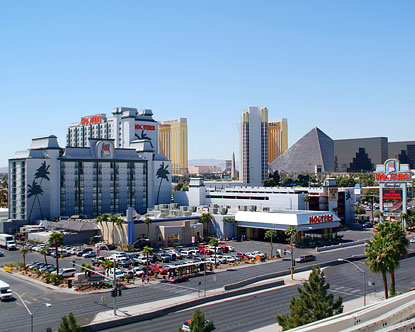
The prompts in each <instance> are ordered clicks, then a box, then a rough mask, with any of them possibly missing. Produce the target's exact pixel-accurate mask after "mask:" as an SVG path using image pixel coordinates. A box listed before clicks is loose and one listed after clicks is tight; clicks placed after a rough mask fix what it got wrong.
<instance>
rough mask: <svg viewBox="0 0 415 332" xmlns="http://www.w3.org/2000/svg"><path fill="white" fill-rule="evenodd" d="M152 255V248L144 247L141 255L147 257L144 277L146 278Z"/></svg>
mask: <svg viewBox="0 0 415 332" xmlns="http://www.w3.org/2000/svg"><path fill="white" fill-rule="evenodd" d="M152 253H153V248H151V247H149V246H145V247H144V248H143V254H144V255H146V256H147V268H146V275H147V277H148V261H149V259H150V255H151V254H152Z"/></svg>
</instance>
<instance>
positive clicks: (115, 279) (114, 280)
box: [112, 257, 117, 316]
mask: <svg viewBox="0 0 415 332" xmlns="http://www.w3.org/2000/svg"><path fill="white" fill-rule="evenodd" d="M113 265H114V270H113V271H114V272H113V276H112V289H113V290H114V295H116V294H117V278H116V275H115V269H116V267H115V257H114V260H113ZM116 301H117V300H116V296H113V297H112V303H113V307H114V316H117V302H116Z"/></svg>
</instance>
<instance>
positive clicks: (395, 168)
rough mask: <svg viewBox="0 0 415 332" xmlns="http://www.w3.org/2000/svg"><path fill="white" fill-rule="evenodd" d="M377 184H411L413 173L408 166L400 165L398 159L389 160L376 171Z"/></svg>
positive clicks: (377, 167)
mask: <svg viewBox="0 0 415 332" xmlns="http://www.w3.org/2000/svg"><path fill="white" fill-rule="evenodd" d="M375 180H376V181H377V182H409V181H411V173H410V172H409V165H408V164H400V163H399V160H397V159H388V160H386V161H385V163H384V164H383V165H377V166H376V171H375Z"/></svg>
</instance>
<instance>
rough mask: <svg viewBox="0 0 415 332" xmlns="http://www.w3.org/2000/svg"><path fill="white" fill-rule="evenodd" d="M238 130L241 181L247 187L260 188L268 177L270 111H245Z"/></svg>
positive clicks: (252, 109)
mask: <svg viewBox="0 0 415 332" xmlns="http://www.w3.org/2000/svg"><path fill="white" fill-rule="evenodd" d="M238 129H239V160H240V162H239V168H240V170H239V179H240V180H241V181H242V182H243V183H244V184H246V185H250V186H260V185H261V183H262V180H263V179H265V178H267V176H268V110H267V109H266V108H261V109H260V108H258V107H249V108H248V109H247V110H244V111H243V112H242V119H241V122H239V124H238Z"/></svg>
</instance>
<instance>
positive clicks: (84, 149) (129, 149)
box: [9, 107, 171, 220]
mask: <svg viewBox="0 0 415 332" xmlns="http://www.w3.org/2000/svg"><path fill="white" fill-rule="evenodd" d="M113 114H114V118H112V119H108V120H107V119H106V118H105V116H104V115H99V116H94V117H87V118H84V119H85V120H83V121H81V123H80V124H79V125H76V126H75V125H72V126H71V127H70V128H69V129H68V137H67V138H68V142H69V143H71V144H72V145H69V146H68V147H66V148H61V147H60V146H59V144H58V141H57V137H56V136H53V135H51V136H46V137H39V138H34V139H33V140H32V144H31V146H30V148H29V149H27V150H25V151H19V152H16V153H15V155H14V156H13V158H11V159H9V175H10V181H9V193H10V195H9V218H10V219H20V220H39V219H44V218H54V217H59V216H72V215H81V216H86V217H95V216H98V215H101V214H103V213H125V212H126V210H127V208H129V207H131V208H134V209H135V210H136V211H137V212H138V213H140V214H143V213H146V211H147V208H151V207H152V206H153V205H155V204H161V203H163V204H164V203H170V201H171V162H170V161H169V160H167V158H166V157H165V156H164V155H162V154H158V153H157V139H155V138H156V137H157V136H156V135H157V128H158V125H157V122H156V121H154V120H152V113H151V111H149V110H144V111H140V112H139V113H138V114H137V110H136V109H126V108H123V107H119V108H116V109H114V112H113ZM82 123H83V124H82ZM102 128H104V130H101V129H102ZM115 128H117V129H115ZM106 129H107V131H105V130H106ZM82 132H83V133H84V134H85V135H86V136H87V139H85V137H84V136H82V137H80V136H78V134H79V133H82ZM114 133H115V135H114ZM147 133H148V134H147ZM94 135H95V136H98V137H91V136H94ZM135 135H136V137H134V136H135ZM103 136H107V137H103ZM108 136H110V137H108ZM113 136H115V137H117V139H116V138H112V137H113ZM76 145H77V146H76ZM120 145H121V146H122V147H119V146H120Z"/></svg>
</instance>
